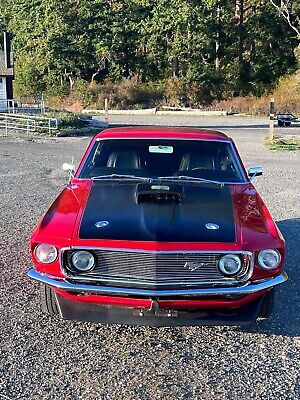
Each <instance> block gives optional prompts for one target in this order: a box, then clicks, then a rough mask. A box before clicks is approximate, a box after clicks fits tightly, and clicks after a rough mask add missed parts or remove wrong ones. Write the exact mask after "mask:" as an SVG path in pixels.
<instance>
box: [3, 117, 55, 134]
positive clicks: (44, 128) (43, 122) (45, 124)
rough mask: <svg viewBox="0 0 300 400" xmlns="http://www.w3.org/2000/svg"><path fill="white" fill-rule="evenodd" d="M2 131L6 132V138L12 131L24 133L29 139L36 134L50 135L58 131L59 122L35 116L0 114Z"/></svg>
mask: <svg viewBox="0 0 300 400" xmlns="http://www.w3.org/2000/svg"><path fill="white" fill-rule="evenodd" d="M0 130H5V136H6V137H8V133H9V132H10V131H24V132H26V133H27V136H28V137H29V136H30V135H31V134H34V133H49V134H50V133H51V132H52V131H55V130H58V120H57V119H56V118H46V117H36V116H33V115H17V114H7V113H0Z"/></svg>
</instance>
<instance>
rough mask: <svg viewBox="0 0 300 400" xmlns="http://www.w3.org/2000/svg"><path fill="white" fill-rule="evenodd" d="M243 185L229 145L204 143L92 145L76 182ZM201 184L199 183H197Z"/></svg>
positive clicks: (130, 141)
mask: <svg viewBox="0 0 300 400" xmlns="http://www.w3.org/2000/svg"><path fill="white" fill-rule="evenodd" d="M122 175H123V177H124V178H126V176H127V178H129V177H133V178H134V177H144V178H151V179H164V177H165V178H166V179H170V178H172V179H174V180H176V179H181V180H182V178H183V177H187V178H189V177H192V178H200V179H201V180H214V181H218V182H244V179H243V174H242V169H241V166H240V165H239V162H238V159H237V157H236V155H235V154H234V151H233V148H232V146H231V145H230V143H227V142H218V141H205V140H168V139H111V140H99V141H97V142H95V144H94V146H93V148H92V149H91V151H90V153H89V156H88V158H87V160H86V162H85V164H84V166H83V168H82V170H81V172H80V174H79V178H88V179H91V178H94V179H96V178H97V179H105V177H107V176H112V177H113V178H120V179H122ZM199 181H200V180H199Z"/></svg>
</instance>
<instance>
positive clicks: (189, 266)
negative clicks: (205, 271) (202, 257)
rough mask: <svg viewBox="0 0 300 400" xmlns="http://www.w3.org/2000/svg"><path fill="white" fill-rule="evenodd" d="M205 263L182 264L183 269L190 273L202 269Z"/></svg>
mask: <svg viewBox="0 0 300 400" xmlns="http://www.w3.org/2000/svg"><path fill="white" fill-rule="evenodd" d="M204 265H205V263H203V262H186V263H185V264H184V268H187V269H189V270H190V271H192V272H194V271H196V270H197V269H200V268H201V267H204Z"/></svg>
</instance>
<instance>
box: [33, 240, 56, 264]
mask: <svg viewBox="0 0 300 400" xmlns="http://www.w3.org/2000/svg"><path fill="white" fill-rule="evenodd" d="M42 251H44V254H45V255H48V258H45V257H44V258H43V257H41V254H39V252H42ZM33 254H34V257H35V259H36V260H37V261H38V262H39V263H41V264H52V263H53V262H54V261H56V260H57V257H58V251H57V248H56V247H55V246H53V245H52V244H47V243H40V244H38V245H36V246H35V248H34V251H33Z"/></svg>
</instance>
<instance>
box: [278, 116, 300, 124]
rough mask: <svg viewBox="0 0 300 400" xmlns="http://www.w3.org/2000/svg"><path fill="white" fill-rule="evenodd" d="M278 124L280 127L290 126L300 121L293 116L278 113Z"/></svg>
mask: <svg viewBox="0 0 300 400" xmlns="http://www.w3.org/2000/svg"><path fill="white" fill-rule="evenodd" d="M275 119H276V120H277V122H278V126H284V125H285V126H290V125H291V123H292V122H300V119H299V118H297V117H295V116H294V115H293V114H289V113H287V114H281V113H278V114H277V115H276V117H275Z"/></svg>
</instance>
